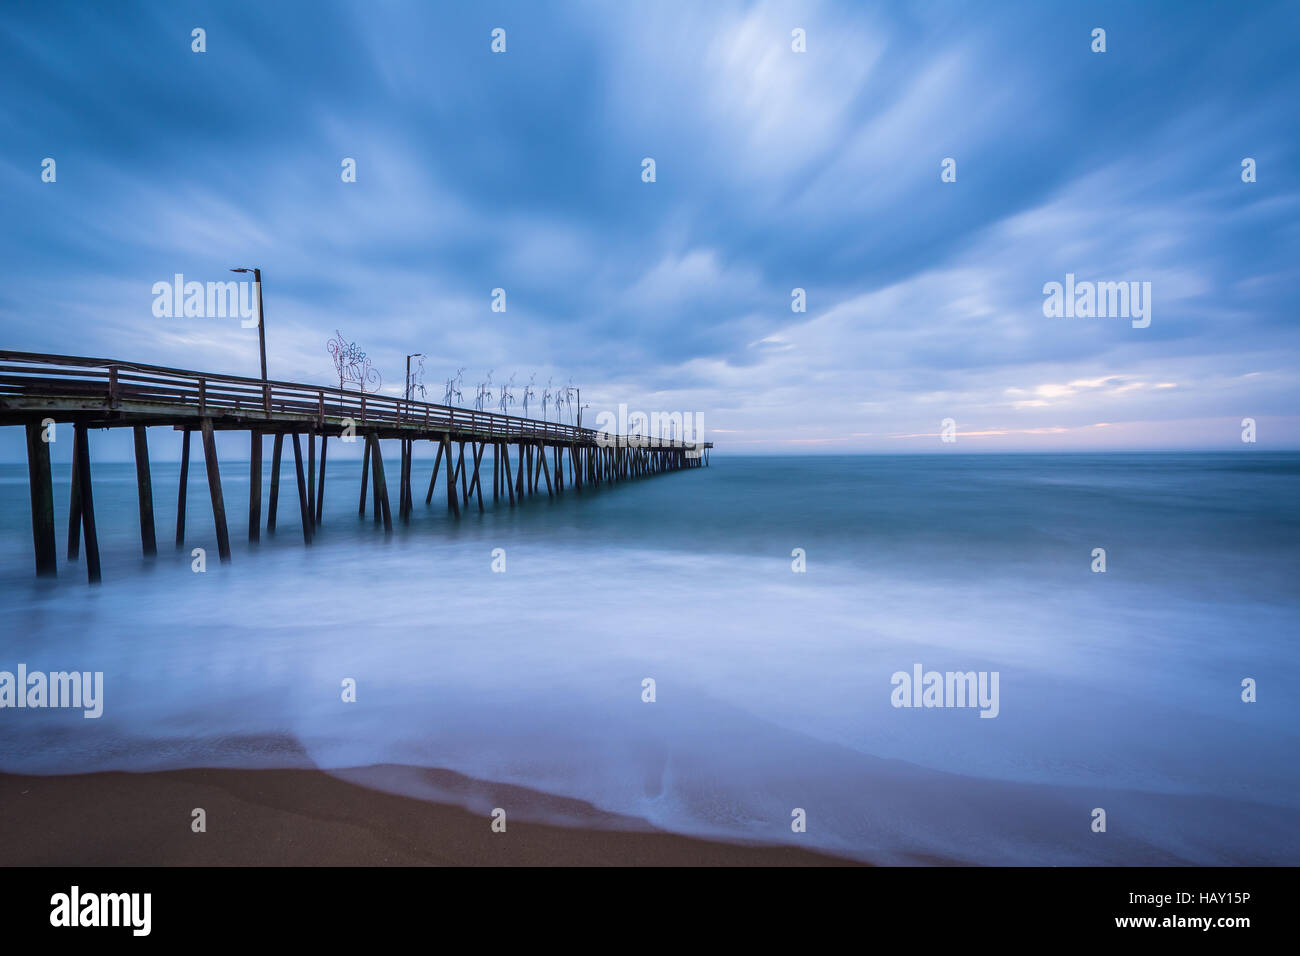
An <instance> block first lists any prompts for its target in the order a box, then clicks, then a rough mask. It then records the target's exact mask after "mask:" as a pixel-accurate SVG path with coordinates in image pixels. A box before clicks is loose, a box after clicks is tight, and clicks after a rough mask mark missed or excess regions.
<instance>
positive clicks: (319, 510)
mask: <svg viewBox="0 0 1300 956" xmlns="http://www.w3.org/2000/svg"><path fill="white" fill-rule="evenodd" d="M328 441H329V436H328V435H321V436H320V478H319V479H318V484H317V485H316V524H317V525H320V519H321V514H323V513H324V511H325V446H326V443H327V442H328Z"/></svg>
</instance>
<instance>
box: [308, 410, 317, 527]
mask: <svg viewBox="0 0 1300 956" xmlns="http://www.w3.org/2000/svg"><path fill="white" fill-rule="evenodd" d="M307 523H308V524H310V525H311V526H312V528H313V530H314V529H315V527H316V433H315V432H314V431H308V432H307Z"/></svg>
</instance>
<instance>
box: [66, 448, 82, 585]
mask: <svg viewBox="0 0 1300 956" xmlns="http://www.w3.org/2000/svg"><path fill="white" fill-rule="evenodd" d="M77 455H78V452H77V438H76V427H75V426H74V427H73V438H72V476H71V485H72V491H71V493H70V494H69V495H68V560H69V561H75V560H77V555H78V554H79V552H80V550H81V471H80V469H78V467H77Z"/></svg>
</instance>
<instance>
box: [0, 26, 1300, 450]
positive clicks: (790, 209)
mask: <svg viewBox="0 0 1300 956" xmlns="http://www.w3.org/2000/svg"><path fill="white" fill-rule="evenodd" d="M1298 22H1300V14H1298V13H1297V8H1296V7H1295V5H1294V4H1292V5H1289V6H1288V5H1286V4H1270V3H1256V2H1251V3H1239V4H1218V5H1209V4H1199V3H1190V2H1186V0H1180V2H1174V3H1163V4H1162V3H1140V4H1139V3H1122V4H1113V5H1112V4H1104V3H1101V4H1099V3H1086V4H1068V3H1056V2H1052V3H1042V2H1035V3H1026V4H1016V3H997V4H994V3H961V4H957V3H928V2H913V3H888V4H879V5H867V4H863V3H847V4H815V3H727V2H710V3H669V2H657V0H656V2H645V3H615V2H602V3H542V2H537V3H533V2H529V3H522V2H521V3H512V4H487V3H474V4H468V3H438V4H434V3H414V2H412V3H359V2H357V3H331V2H321V0H312V2H310V3H301V4H291V3H274V4H271V3H265V2H258V3H238V2H221V3H213V4H202V3H186V4H176V3H162V2H160V3H156V4H142V3H130V2H127V3H122V4H111V5H97V8H96V9H93V10H92V9H90V8H89V6H88V5H85V4H67V5H62V4H58V3H22V2H19V3H9V4H6V6H5V10H4V13H3V14H0V83H2V85H3V90H4V96H3V97H0V219H3V222H4V228H3V232H0V252H2V259H3V265H2V266H0V276H3V279H4V281H3V284H2V285H0V333H2V334H0V347H2V348H6V349H18V350H28V351H37V352H63V353H72V354H80V355H89V356H103V357H111V358H121V359H128V360H133V361H138V362H148V363H152V364H160V365H174V366H179V367H183V368H194V369H205V370H216V371H228V372H238V373H244V374H250V375H256V374H257V370H258V364H257V340H256V331H255V330H250V329H243V328H240V325H239V322H238V320H237V319H220V318H160V317H156V316H155V315H154V313H153V308H152V307H153V301H154V296H153V292H152V289H153V286H154V283H156V282H159V281H162V280H169V279H171V277H172V276H173V275H174V274H176V273H182V274H183V275H184V276H185V278H186V279H187V280H193V281H200V282H207V281H224V280H226V279H229V278H231V276H230V274H229V273H228V272H227V270H228V269H229V268H230V267H231V266H259V267H261V268H262V270H263V272H264V275H265V296H266V317H267V338H268V348H269V352H270V371H271V375H272V376H273V377H275V378H280V379H289V380H298V381H309V382H319V383H328V382H329V381H330V380H331V376H332V367H331V362H330V358H329V355H328V353H327V351H326V348H325V343H326V340H327V339H328V338H329V337H331V336H332V335H333V334H334V332H335V330H336V329H337V330H341V331H342V332H343V334H344V335H345V336H346V337H348V338H349V339H355V340H356V341H358V342H359V344H360V345H361V346H362V347H364V348H365V349H366V350H367V352H368V353H369V354H370V356H371V357H372V359H373V360H374V362H375V364H376V366H377V367H378V368H379V369H380V371H381V372H382V373H383V375H384V379H385V388H386V389H387V390H389V391H393V392H397V391H400V389H401V387H402V378H403V356H404V355H405V354H406V353H408V352H424V353H425V354H426V355H427V359H426V374H425V378H426V382H427V383H428V385H429V390H430V394H431V396H434V397H436V398H441V393H442V388H441V385H440V383H441V381H442V380H443V379H445V378H446V377H448V376H449V375H451V374H453V373H454V372H455V370H456V369H457V368H459V367H464V368H465V369H466V372H465V381H466V385H465V389H464V391H465V395H466V401H467V402H468V401H470V400H471V397H472V394H473V391H474V386H475V385H476V384H477V382H478V381H481V380H482V379H483V378H484V377H485V375H486V373H487V372H488V371H489V370H492V371H493V381H494V382H499V381H501V380H503V379H508V378H509V377H510V376H511V375H514V376H515V377H516V381H517V382H523V381H526V380H528V378H529V377H530V376H532V375H534V374H535V375H536V377H537V380H538V382H539V383H541V384H544V383H545V382H546V381H547V380H548V379H554V380H555V381H556V382H567V381H568V380H569V379H570V378H571V379H572V380H573V381H574V382H575V383H576V384H577V385H579V386H581V387H582V395H583V401H585V402H590V403H591V405H592V409H591V410H590V411H589V412H588V414H589V415H591V414H594V413H595V412H596V411H599V410H601V409H605V408H610V407H613V406H615V405H616V404H617V403H619V402H625V403H627V405H628V406H629V407H630V408H632V409H642V410H646V411H651V410H664V411H684V412H692V413H694V412H698V413H700V414H702V416H703V421H704V424H705V426H706V429H707V430H708V432H709V435H708V437H709V438H711V439H712V440H714V441H715V442H717V443H718V445H719V447H720V449H721V448H732V449H734V450H736V451H744V452H751V451H753V452H760V451H777V452H790V451H835V452H852V451H884V452H891V451H894V452H905V451H938V450H941V449H942V448H943V446H941V444H940V442H939V438H938V437H937V436H938V433H939V431H940V423H941V422H942V420H943V419H945V418H951V419H953V420H954V421H955V422H956V424H957V430H958V437H959V440H958V443H957V447H958V448H960V449H961V450H969V451H981V450H1013V449H1014V450H1020V449H1025V450H1034V449H1038V450H1045V451H1051V450H1061V449H1093V448H1100V449H1108V448H1114V449H1129V448H1231V447H1234V446H1235V447H1236V448H1238V449H1239V448H1240V447H1241V442H1240V433H1241V420H1242V419H1243V418H1244V417H1252V418H1254V419H1256V420H1257V422H1258V423H1259V424H1258V434H1259V447H1261V448H1266V447H1274V448H1276V447H1288V448H1295V447H1300V415H1298V414H1297V407H1296V406H1297V398H1298V397H1300V389H1297V385H1296V376H1295V373H1296V369H1297V366H1298V362H1297V359H1298V358H1300V335H1298V334H1297V320H1298V316H1297V304H1296V303H1297V297H1296V287H1297V283H1298V282H1300V266H1298V265H1297V257H1296V252H1297V249H1300V242H1298V241H1297V239H1298V238H1300V237H1298V236H1297V223H1298V222H1300V176H1298V175H1297V174H1298V172H1300V164H1298V159H1300V156H1298V155H1297V151H1298V148H1300V129H1297V115H1298V114H1297V109H1296V105H1295V104H1296V103H1297V102H1300V65H1298V64H1300V58H1297V57H1296V55H1295V50H1296V47H1297V32H1298V31H1297V23H1298ZM196 27H201V28H203V29H204V30H205V31H206V52H202V53H196V52H193V51H192V49H191V47H192V42H193V41H192V33H191V31H192V30H193V29H194V28H196ZM1097 27H1101V28H1104V29H1105V31H1106V51H1105V52H1104V53H1094V52H1093V51H1092V45H1093V39H1092V31H1093V29H1094V28H1097ZM494 28H502V29H504V30H505V31H506V51H505V52H504V53H494V52H492V50H491V42H492V37H491V32H492V30H493V29H494ZM796 29H801V30H803V31H805V35H806V52H795V51H794V50H793V49H792V31H794V30H796ZM46 157H49V158H53V159H54V160H55V161H56V164H57V165H56V170H57V179H56V181H55V182H53V183H50V182H43V181H42V176H41V172H42V160H43V159H45V158H46ZM647 157H650V158H653V159H654V161H655V172H656V180H655V181H654V182H651V183H648V182H644V181H643V178H642V168H643V160H644V159H645V158H647ZM1247 157H1249V158H1251V159H1253V160H1254V161H1255V167H1256V176H1257V181H1256V182H1253V183H1245V182H1243V181H1242V161H1243V159H1245V158H1247ZM345 158H352V159H354V160H355V162H356V182H344V181H343V178H342V176H341V164H342V162H343V160H344V159H345ZM945 158H952V159H954V160H955V162H956V181H955V182H943V181H942V180H941V175H940V174H941V172H942V169H941V163H942V162H943V160H944V159H945ZM1067 273H1073V274H1075V276H1076V277H1077V279H1078V280H1080V281H1085V280H1087V281H1136V282H1150V283H1151V295H1152V305H1151V322H1150V325H1149V327H1147V328H1134V327H1133V326H1132V323H1131V322H1130V321H1129V320H1128V319H1125V318H1065V317H1047V316H1045V315H1044V312H1043V302H1044V294H1043V286H1044V284H1045V283H1047V282H1051V281H1058V282H1063V281H1064V279H1065V276H1066V274H1067ZM494 288H503V289H505V290H506V302H507V308H506V311H505V312H493V311H492V309H491V305H492V290H493V289H494ZM796 288H801V289H804V290H805V291H806V303H807V310H806V312H802V313H799V312H794V311H792V308H791V303H792V290H793V289H796ZM20 443H21V438H19V439H18V440H17V441H10V442H8V443H7V444H6V445H5V446H4V448H5V449H6V450H9V449H10V446H12V448H13V450H14V451H15V452H16V453H20Z"/></svg>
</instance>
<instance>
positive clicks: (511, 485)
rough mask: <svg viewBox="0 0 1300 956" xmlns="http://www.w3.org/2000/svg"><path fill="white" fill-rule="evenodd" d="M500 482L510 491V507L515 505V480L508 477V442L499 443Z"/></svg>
mask: <svg viewBox="0 0 1300 956" xmlns="http://www.w3.org/2000/svg"><path fill="white" fill-rule="evenodd" d="M501 483H502V484H504V485H505V486H506V491H507V492H509V493H510V507H511V508H513V507H514V506H515V482H514V479H513V478H511V477H510V443H509V442H504V441H503V442H502V443H501Z"/></svg>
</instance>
